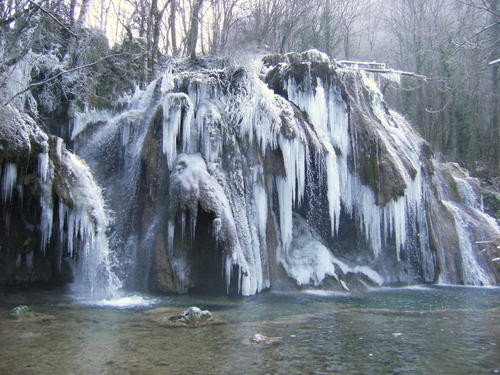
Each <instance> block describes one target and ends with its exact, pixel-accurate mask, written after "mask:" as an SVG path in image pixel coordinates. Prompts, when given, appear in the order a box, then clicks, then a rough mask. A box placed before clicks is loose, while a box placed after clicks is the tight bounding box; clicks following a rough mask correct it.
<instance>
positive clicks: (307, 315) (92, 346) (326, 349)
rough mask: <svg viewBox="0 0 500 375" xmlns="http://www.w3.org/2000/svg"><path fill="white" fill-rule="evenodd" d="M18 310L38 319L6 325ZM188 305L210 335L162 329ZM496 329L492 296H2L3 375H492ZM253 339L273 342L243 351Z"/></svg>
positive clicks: (496, 302) (496, 304)
mask: <svg viewBox="0 0 500 375" xmlns="http://www.w3.org/2000/svg"><path fill="white" fill-rule="evenodd" d="M19 304H29V305H30V306H32V307H33V309H34V310H35V311H36V312H37V313H39V314H41V315H42V316H43V317H44V319H35V320H25V321H14V320H11V319H9V318H8V311H9V310H10V309H11V308H12V307H15V306H17V305H19ZM193 305H195V306H199V307H201V308H203V309H209V310H211V311H212V312H213V314H214V316H215V319H216V324H212V325H208V326H204V327H198V328H187V327H172V326H169V325H166V324H163V323H162V322H161V321H160V320H158V317H159V316H161V314H162V313H161V311H164V310H168V311H170V310H171V311H177V310H179V311H181V310H182V309H183V308H186V307H189V306H193ZM158 312H160V313H158ZM164 314H167V313H166V312H165V313H164ZM499 327H500V289H496V288H461V287H442V286H441V287H438V286H433V287H413V288H400V289H395V288H383V289H378V290H373V291H370V292H365V293H360V294H354V295H349V294H335V293H325V292H316V291H306V292H302V293H298V292H296V293H264V294H261V295H258V296H255V297H247V298H237V299H230V298H226V297H196V296H175V297H165V296H162V297H158V296H144V295H142V296H137V295H136V296H126V297H125V298H120V299H117V300H114V301H89V300H88V299H87V298H86V297H85V296H76V297H75V295H74V294H72V293H71V292H70V291H68V290H60V289H57V290H54V289H48V290H31V291H15V292H14V291H10V292H4V294H3V295H0V348H1V349H0V374H37V375H39V374H40V375H43V374H50V375H58V374H286V375H290V374H493V373H500V349H499V345H500V342H499V337H500V332H499ZM256 333H260V334H263V335H266V336H269V337H275V338H277V339H276V342H275V343H273V344H272V345H265V344H264V345H255V344H251V343H250V342H249V338H251V337H252V336H253V335H254V334H256Z"/></svg>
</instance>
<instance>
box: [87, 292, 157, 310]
mask: <svg viewBox="0 0 500 375" xmlns="http://www.w3.org/2000/svg"><path fill="white" fill-rule="evenodd" d="M157 302H158V301H157V300H156V299H154V298H146V297H143V296H140V295H131V296H126V297H117V298H111V299H102V300H98V301H89V302H87V303H86V304H88V305H91V306H98V307H116V308H119V309H131V308H137V307H148V306H151V305H154V304H155V303H157Z"/></svg>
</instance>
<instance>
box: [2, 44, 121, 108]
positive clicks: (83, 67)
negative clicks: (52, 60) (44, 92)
mask: <svg viewBox="0 0 500 375" xmlns="http://www.w3.org/2000/svg"><path fill="white" fill-rule="evenodd" d="M122 55H128V53H113V54H111V55H107V56H104V57H102V58H100V59H98V60H96V61H94V62H91V63H88V64H85V65H80V66H77V67H75V68H71V69H68V70H63V71H61V72H59V73H57V74H56V75H54V76H52V77H49V78H46V79H44V80H42V81H39V82H35V83H31V84H29V85H28V87H26V88H25V89H24V90H21V91H19V92H17V93H16V94H14V95H13V96H12V97H11V98H10V99H9V100H7V101H6V102H5V103H2V105H8V104H10V103H11V102H12V101H13V100H14V99H15V98H17V97H18V96H19V95H22V94H24V93H25V92H27V91H29V90H30V89H32V88H33V87H36V86H41V85H44V84H46V83H48V82H50V81H53V80H55V79H56V78H58V77H60V76H62V75H63V74H67V73H71V72H74V71H76V70H80V69H85V68H90V67H91V66H93V65H96V64H98V63H100V62H101V61H104V60H107V59H109V58H111V57H116V56H122Z"/></svg>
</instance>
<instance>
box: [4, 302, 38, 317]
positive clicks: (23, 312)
mask: <svg viewBox="0 0 500 375" xmlns="http://www.w3.org/2000/svg"><path fill="white" fill-rule="evenodd" d="M9 317H10V318H11V319H16V320H21V319H26V318H34V317H35V313H34V312H33V310H32V309H31V307H29V306H26V305H20V306H16V307H14V308H13V309H12V310H10V312H9Z"/></svg>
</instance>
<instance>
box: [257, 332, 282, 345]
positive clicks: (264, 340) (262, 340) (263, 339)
mask: <svg viewBox="0 0 500 375" xmlns="http://www.w3.org/2000/svg"><path fill="white" fill-rule="evenodd" d="M281 339H282V338H281V337H268V336H264V335H262V334H260V333H256V334H255V335H253V336H252V338H251V339H250V340H249V342H250V344H256V345H260V344H263V345H270V344H277V343H279V342H281Z"/></svg>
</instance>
